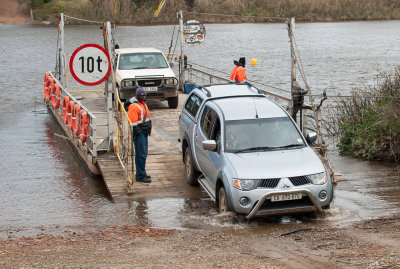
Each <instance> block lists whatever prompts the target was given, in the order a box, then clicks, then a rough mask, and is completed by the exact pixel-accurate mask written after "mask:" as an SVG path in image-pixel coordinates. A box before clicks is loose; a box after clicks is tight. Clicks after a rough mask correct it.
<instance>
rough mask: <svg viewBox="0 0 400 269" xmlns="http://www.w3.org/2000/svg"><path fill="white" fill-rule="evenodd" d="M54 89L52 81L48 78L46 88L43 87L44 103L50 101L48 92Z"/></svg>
mask: <svg viewBox="0 0 400 269" xmlns="http://www.w3.org/2000/svg"><path fill="white" fill-rule="evenodd" d="M53 87H54V79H53V78H51V77H49V78H48V79H47V82H46V86H45V87H44V98H45V99H46V101H49V100H50V91H51V89H52V88H53Z"/></svg>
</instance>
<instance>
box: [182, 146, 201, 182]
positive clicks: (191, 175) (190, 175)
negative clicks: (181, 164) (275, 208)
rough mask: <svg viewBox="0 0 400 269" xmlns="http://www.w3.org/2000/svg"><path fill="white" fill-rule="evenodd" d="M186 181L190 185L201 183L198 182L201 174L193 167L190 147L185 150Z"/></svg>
mask: <svg viewBox="0 0 400 269" xmlns="http://www.w3.org/2000/svg"><path fill="white" fill-rule="evenodd" d="M184 161H185V179H186V182H187V183H188V184H190V185H197V184H199V182H198V181H197V179H198V177H199V172H197V171H196V170H195V169H194V167H193V159H192V152H191V150H190V148H189V147H186V149H185V157H184Z"/></svg>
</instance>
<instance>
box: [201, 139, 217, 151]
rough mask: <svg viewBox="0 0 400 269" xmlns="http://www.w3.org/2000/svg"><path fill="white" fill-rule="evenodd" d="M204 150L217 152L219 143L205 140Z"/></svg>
mask: <svg viewBox="0 0 400 269" xmlns="http://www.w3.org/2000/svg"><path fill="white" fill-rule="evenodd" d="M203 149H204V150H209V151H215V150H216V149H217V142H216V141H215V140H205V141H203Z"/></svg>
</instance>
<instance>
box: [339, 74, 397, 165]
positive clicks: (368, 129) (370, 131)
mask: <svg viewBox="0 0 400 269" xmlns="http://www.w3.org/2000/svg"><path fill="white" fill-rule="evenodd" d="M338 105H339V107H338V108H337V111H336V113H335V114H336V120H337V122H338V124H339V126H340V129H339V136H340V142H339V144H338V148H339V150H340V152H341V153H342V154H348V155H351V156H354V157H357V158H362V159H368V160H385V161H391V162H395V163H396V164H398V163H399V161H400V67H399V68H396V70H395V72H394V74H381V75H380V76H378V81H377V84H376V86H375V87H369V86H366V87H365V88H364V89H357V90H354V91H353V92H352V96H351V98H344V97H343V98H341V100H340V101H339V104H338Z"/></svg>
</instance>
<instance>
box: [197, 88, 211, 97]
mask: <svg viewBox="0 0 400 269" xmlns="http://www.w3.org/2000/svg"><path fill="white" fill-rule="evenodd" d="M198 88H199V89H201V90H203V91H205V92H206V95H207V97H211V92H210V90H209V89H207V88H206V87H204V86H198Z"/></svg>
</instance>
